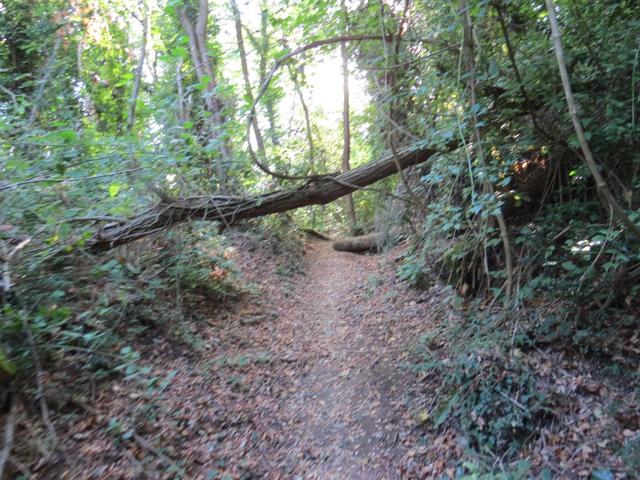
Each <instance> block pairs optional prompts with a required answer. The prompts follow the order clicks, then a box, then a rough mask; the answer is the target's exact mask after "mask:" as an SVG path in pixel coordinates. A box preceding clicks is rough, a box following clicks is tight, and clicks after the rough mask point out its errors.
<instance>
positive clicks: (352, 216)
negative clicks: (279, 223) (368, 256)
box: [340, 0, 358, 235]
mask: <svg viewBox="0 0 640 480" xmlns="http://www.w3.org/2000/svg"><path fill="white" fill-rule="evenodd" d="M340 8H341V9H342V13H343V15H344V30H345V32H344V33H345V35H346V34H347V33H348V32H347V7H346V5H345V0H341V1H340ZM340 57H341V58H342V171H343V172H348V171H349V170H351V165H350V163H351V125H350V118H349V55H348V53H347V43H346V42H342V43H341V44H340ZM345 209H346V212H347V220H348V222H349V229H350V230H351V234H352V235H355V233H356V230H357V228H358V227H357V224H358V220H357V218H356V209H355V206H354V205H353V196H352V195H351V194H348V195H347V196H346V197H345Z"/></svg>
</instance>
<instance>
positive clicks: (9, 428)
mask: <svg viewBox="0 0 640 480" xmlns="http://www.w3.org/2000/svg"><path fill="white" fill-rule="evenodd" d="M17 410H18V409H17V407H16V403H15V401H13V400H12V401H11V410H10V411H9V415H7V423H6V424H5V427H4V444H3V446H2V452H0V479H2V478H4V477H3V475H4V467H5V465H6V464H7V460H8V459H9V455H11V449H12V447H13V433H14V432H15V429H16V417H17V416H18V413H17Z"/></svg>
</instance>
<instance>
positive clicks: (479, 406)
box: [414, 316, 548, 458]
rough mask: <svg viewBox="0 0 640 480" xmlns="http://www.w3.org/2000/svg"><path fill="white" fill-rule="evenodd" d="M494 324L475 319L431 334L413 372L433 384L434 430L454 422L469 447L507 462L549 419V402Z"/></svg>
mask: <svg viewBox="0 0 640 480" xmlns="http://www.w3.org/2000/svg"><path fill="white" fill-rule="evenodd" d="M497 323H499V319H496V318H491V317H490V316H487V317H485V318H483V317H479V316H478V317H474V318H468V319H466V320H464V321H461V322H460V323H459V324H458V325H456V326H454V327H449V326H447V327H442V328H441V329H438V330H435V331H433V332H431V333H430V334H429V335H428V336H426V337H424V338H423V339H422V342H421V343H422V345H423V348H424V349H423V350H422V351H421V353H420V359H419V360H418V361H417V363H416V364H415V366H414V368H415V369H416V370H417V371H418V372H420V373H421V374H422V375H425V376H427V378H429V380H430V381H431V382H432V383H434V384H436V385H437V387H436V392H435V393H436V395H437V398H438V403H437V404H436V406H435V407H434V409H433V411H432V412H431V415H430V416H431V418H432V421H433V427H434V428H438V427H440V426H441V425H442V424H444V423H445V422H446V421H452V420H453V421H455V422H456V423H457V424H458V425H459V427H460V428H461V430H462V431H463V432H464V433H465V436H466V439H467V442H468V444H469V446H470V447H471V448H473V449H475V450H476V451H478V452H481V453H494V454H495V453H497V454H500V455H505V457H506V458H511V457H512V456H514V455H515V454H516V453H517V452H518V451H519V450H520V448H521V447H522V446H523V445H524V444H526V442H529V441H531V440H532V438H533V436H534V434H535V432H536V431H538V429H539V427H540V424H541V423H543V422H544V421H545V420H546V417H548V410H547V402H548V399H547V398H546V396H545V394H544V390H543V389H541V388H540V385H539V383H538V381H537V379H536V378H535V376H534V375H533V374H532V373H531V370H530V368H529V367H528V366H527V365H526V364H524V363H523V361H522V358H520V356H519V355H518V349H517V348H511V347H510V346H509V343H508V341H509V338H508V337H509V335H508V334H504V333H501V332H500V330H498V329H496V324H497ZM442 345H447V346H448V355H447V356H446V357H444V358H443V357H442V356H441V355H440V351H439V350H440V348H441V346H442ZM516 347H517V345H516Z"/></svg>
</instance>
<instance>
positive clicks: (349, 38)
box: [247, 35, 428, 180]
mask: <svg viewBox="0 0 640 480" xmlns="http://www.w3.org/2000/svg"><path fill="white" fill-rule="evenodd" d="M393 38H394V36H393V35H342V36H339V37H333V38H326V39H323V40H316V41H315V42H311V43H308V44H306V45H303V46H301V47H298V48H296V49H295V50H292V51H291V52H289V53H287V54H285V55H283V56H281V57H280V58H278V59H277V60H276V62H275V63H274V64H273V67H271V70H270V71H269V73H268V74H267V77H266V79H265V81H264V82H263V84H262V86H261V87H260V91H259V92H258V94H257V95H256V98H255V100H254V102H253V105H252V106H251V109H250V110H249V115H248V117H247V135H250V131H251V125H252V124H253V118H254V117H255V116H256V109H257V107H258V103H259V102H260V99H261V98H262V97H263V95H264V94H265V93H266V91H267V89H268V88H269V85H270V84H271V81H272V80H273V77H274V76H275V74H276V72H277V71H278V69H279V68H280V67H281V66H282V65H284V64H285V63H286V62H287V61H289V60H290V59H292V58H293V57H295V56H297V55H300V54H301V53H304V52H306V51H308V50H313V49H316V48H320V47H324V46H327V45H335V44H337V43H343V42H362V41H368V40H384V41H389V40H393ZM402 40H403V41H414V42H427V41H428V40H426V39H416V40H411V39H408V40H407V39H402ZM248 146H249V155H250V157H251V160H252V161H253V163H254V164H255V165H256V166H257V167H258V168H259V169H260V170H262V171H263V172H264V173H266V174H268V175H271V176H272V177H274V178H279V179H280V180H308V179H313V178H319V176H317V175H315V176H313V175H312V176H306V175H302V176H300V175H286V174H283V173H278V172H275V171H273V170H271V169H270V168H269V167H268V166H267V165H266V164H265V163H263V162H262V161H260V159H258V156H257V155H256V153H255V151H254V150H253V146H252V145H251V142H248ZM320 177H321V176H320Z"/></svg>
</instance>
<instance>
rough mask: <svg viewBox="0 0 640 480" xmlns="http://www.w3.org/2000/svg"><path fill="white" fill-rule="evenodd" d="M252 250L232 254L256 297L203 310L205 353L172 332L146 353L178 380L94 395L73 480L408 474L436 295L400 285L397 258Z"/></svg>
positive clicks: (73, 452)
mask: <svg viewBox="0 0 640 480" xmlns="http://www.w3.org/2000/svg"><path fill="white" fill-rule="evenodd" d="M254 248H258V249H260V248H263V247H252V246H249V247H248V248H247V246H246V245H240V249H241V250H242V254H240V253H238V251H236V253H235V254H234V256H235V257H236V258H235V259H234V260H236V262H237V263H238V264H239V265H240V267H241V269H242V272H243V273H242V282H248V284H250V285H253V292H252V293H250V294H247V295H245V298H244V299H242V300H241V301H240V302H239V303H238V302H235V303H234V304H233V305H230V306H228V307H227V308H226V309H217V310H216V311H215V312H213V313H212V312H210V311H207V304H206V302H204V303H203V304H202V305H200V306H199V307H197V309H198V310H200V311H201V312H200V313H199V314H198V315H197V317H198V318H197V321H196V319H195V317H194V335H195V336H198V338H199V339H200V341H201V342H202V343H203V348H202V351H201V352H199V353H198V354H193V353H190V352H189V350H188V348H186V347H185V348H179V347H176V346H175V345H173V346H172V345H171V344H170V343H168V342H166V339H162V338H161V336H160V335H158V336H156V337H155V338H154V337H150V338H148V339H146V340H144V339H143V341H141V345H139V346H136V348H138V349H144V348H145V344H146V351H145V352H144V353H143V358H144V359H145V362H148V363H151V364H152V365H153V372H152V375H156V376H158V378H164V377H166V375H167V373H168V372H170V371H173V372H175V376H173V379H172V380H171V382H170V383H169V384H168V386H167V387H166V389H165V390H164V392H163V393H162V395H161V396H158V395H157V394H156V393H153V392H150V393H148V394H145V392H144V390H142V391H141V390H140V388H139V387H137V388H136V387H135V386H134V385H129V384H128V383H127V382H125V383H120V384H114V385H113V386H112V387H111V388H110V389H109V390H108V391H97V392H96V394H95V400H94V401H93V402H92V403H93V404H94V405H97V410H98V411H97V412H96V415H94V416H92V417H91V418H89V419H87V418H81V419H79V421H78V422H76V423H75V424H73V425H72V426H71V429H70V431H69V432H68V433H69V434H70V435H69V438H70V439H71V440H70V442H71V443H69V444H68V445H67V454H68V456H69V457H71V458H72V460H73V462H74V463H75V468H74V470H75V474H72V476H73V478H81V477H82V478H158V475H159V474H158V471H164V472H165V476H166V477H167V478H174V476H175V475H176V471H181V472H182V474H183V475H185V476H187V477H188V478H207V479H213V478H258V477H259V478H309V479H311V478H318V479H320V478H321V479H328V478H350V479H358V478H399V477H402V476H405V475H406V474H408V471H407V468H410V467H409V466H410V464H411V458H412V456H413V455H415V454H416V451H415V450H412V449H411V448H415V446H416V445H417V444H418V442H419V441H418V439H416V438H414V432H413V431H414V430H415V420H414V418H415V411H416V408H417V404H416V402H417V398H418V396H417V395H418V394H417V392H412V385H416V382H415V376H414V375H413V374H412V373H411V372H410V371H408V370H407V369H406V368H404V367H402V366H401V363H402V361H403V359H405V358H406V356H407V355H408V354H407V351H408V349H409V346H410V345H411V344H413V343H415V341H416V332H419V331H420V330H421V328H420V323H421V322H423V321H424V320H421V318H423V317H422V316H421V315H420V310H421V309H422V308H423V305H422V302H423V300H424V298H425V297H422V296H420V295H419V294H418V293H415V292H408V291H407V290H406V287H404V286H403V285H402V284H401V283H400V282H399V280H396V279H395V276H394V275H393V274H392V273H390V272H392V268H391V267H392V266H391V265H388V262H392V260H391V258H390V257H389V256H366V255H356V254H351V253H342V252H336V251H333V250H332V248H331V244H330V242H325V241H320V240H314V241H309V242H307V243H306V244H305V247H304V253H303V254H302V255H300V256H297V257H296V256H289V257H286V256H284V261H280V263H279V264H278V262H277V259H280V260H282V258H283V255H282V252H274V253H273V258H268V255H267V257H265V255H264V252H255V251H254V252H251V250H253V249H254ZM247 250H248V251H249V252H248V253H247ZM385 264H387V267H388V268H387V270H388V272H386V270H385V268H384V265H385ZM385 272H386V273H385ZM407 295H410V296H413V297H408V296H407ZM202 320H204V322H203V321H202ZM196 324H197V326H196ZM202 325H205V327H204V328H203V327H202ZM149 343H150V344H151V345H152V347H151V348H149V345H148V344H149ZM112 418H117V419H119V420H118V422H119V423H120V424H121V425H122V428H121V430H122V431H128V430H130V429H133V430H135V432H136V435H135V436H134V437H130V436H129V438H124V437H127V435H125V436H124V437H123V439H118V440H117V441H114V436H113V434H109V432H108V428H107V429H105V428H104V426H103V427H101V426H100V424H102V425H104V423H105V422H107V419H112ZM172 463H173V466H172V465H171V464H172ZM152 472H153V473H152Z"/></svg>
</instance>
